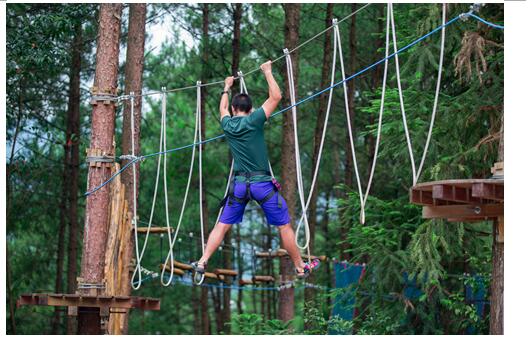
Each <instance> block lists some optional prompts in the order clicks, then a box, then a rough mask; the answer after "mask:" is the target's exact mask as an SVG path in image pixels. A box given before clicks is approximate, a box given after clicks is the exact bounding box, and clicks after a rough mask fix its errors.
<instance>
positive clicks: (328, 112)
mask: <svg viewBox="0 0 528 338" xmlns="http://www.w3.org/2000/svg"><path fill="white" fill-rule="evenodd" d="M333 23H334V52H333V57H332V75H331V77H330V87H331V88H330V92H329V94H328V102H327V105H326V115H325V119H324V123H323V132H322V135H321V144H320V145H319V150H318V153H317V161H316V164H315V170H314V174H313V177H312V182H311V187H310V192H309V193H308V198H307V199H306V204H305V208H303V209H302V215H301V218H300V219H299V221H298V222H297V228H296V231H295V240H296V243H297V246H298V247H300V248H302V246H299V244H298V235H299V230H300V225H301V222H304V220H305V219H307V217H308V216H307V209H308V207H309V206H310V201H311V200H312V197H313V192H314V190H315V182H316V180H317V177H318V173H319V165H320V163H321V157H322V154H323V148H324V143H325V140H326V130H327V126H328V117H329V116H330V108H331V107H332V97H333V92H334V89H333V86H334V81H335V69H336V57H337V39H336V37H335V34H336V30H335V27H336V24H337V21H336V19H334V20H333ZM310 221H311V220H310Z"/></svg>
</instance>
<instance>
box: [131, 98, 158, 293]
mask: <svg viewBox="0 0 528 338" xmlns="http://www.w3.org/2000/svg"><path fill="white" fill-rule="evenodd" d="M133 97H134V96H133V95H132V96H131V98H132V99H133ZM132 107H133V105H132ZM133 109H134V108H131V114H132V111H133ZM131 121H132V122H131V131H132V132H131V135H133V133H134V132H133V130H134V127H133V123H134V122H133V121H134V118H133V115H132V118H131ZM164 129H165V116H164V114H163V111H162V113H161V127H160V144H159V150H160V152H161V151H162V150H163V138H164ZM133 144H134V140H133V139H132V145H133ZM133 147H134V146H133ZM132 154H133V155H135V153H134V149H132ZM134 167H135V164H134ZM160 169H161V156H159V157H158V166H157V169H156V183H155V184H154V195H153V197H152V206H151V208H150V217H149V221H148V226H147V234H146V236H145V241H144V242H143V247H142V248H141V254H140V253H139V243H138V235H137V224H134V236H135V246H136V268H135V269H134V272H133V274H132V278H131V280H130V283H131V285H132V288H133V289H134V290H138V289H139V288H140V287H141V281H142V278H141V260H142V259H143V255H144V254H145V249H146V247H147V242H148V238H149V235H150V229H151V227H152V220H153V218H154V208H155V206H156V197H157V195H158V184H159V176H160ZM134 177H136V175H135V173H134ZM135 186H136V184H135V182H134V187H135ZM134 190H135V188H134ZM135 194H136V192H135V191H134V196H135ZM134 200H135V198H134ZM134 220H136V221H137V218H136V216H134ZM136 221H135V222H134V223H137V222H136ZM136 274H139V281H138V282H137V283H134V279H135V277H136Z"/></svg>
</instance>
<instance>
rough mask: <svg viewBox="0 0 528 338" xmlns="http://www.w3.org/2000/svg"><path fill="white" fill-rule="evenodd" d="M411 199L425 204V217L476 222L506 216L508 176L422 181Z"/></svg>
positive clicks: (413, 188) (411, 190) (410, 194)
mask: <svg viewBox="0 0 528 338" xmlns="http://www.w3.org/2000/svg"><path fill="white" fill-rule="evenodd" d="M409 197H410V202H411V203H413V204H417V205H421V206H423V209H422V217H423V218H444V219H447V220H448V221H453V222H472V221H473V222H474V221H482V220H489V219H494V218H497V217H499V216H503V215H504V179H467V180H443V181H433V182H425V183H419V184H417V185H415V186H413V187H412V188H411V189H410V192H409Z"/></svg>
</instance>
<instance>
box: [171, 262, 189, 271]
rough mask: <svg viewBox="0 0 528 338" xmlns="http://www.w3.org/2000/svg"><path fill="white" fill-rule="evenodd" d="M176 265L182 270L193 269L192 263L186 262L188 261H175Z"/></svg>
mask: <svg viewBox="0 0 528 338" xmlns="http://www.w3.org/2000/svg"><path fill="white" fill-rule="evenodd" d="M174 266H175V267H177V268H178V269H182V270H192V266H191V265H190V264H186V263H182V262H178V261H174Z"/></svg>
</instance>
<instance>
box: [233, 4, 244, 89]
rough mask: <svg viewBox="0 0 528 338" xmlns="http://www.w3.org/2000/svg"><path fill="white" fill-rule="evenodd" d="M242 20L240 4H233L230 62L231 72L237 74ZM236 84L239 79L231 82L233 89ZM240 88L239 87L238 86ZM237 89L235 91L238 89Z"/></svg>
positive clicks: (237, 84)
mask: <svg viewBox="0 0 528 338" xmlns="http://www.w3.org/2000/svg"><path fill="white" fill-rule="evenodd" d="M241 21H242V4H241V3H237V4H234V8H233V42H232V46H233V49H232V50H233V61H232V62H231V74H232V75H233V76H236V75H237V72H238V71H239V70H240V69H239V67H240V22H241ZM236 86H239V81H236V83H235V84H233V91H235V90H236V88H237V87H236ZM238 90H240V88H238ZM238 90H237V91H238Z"/></svg>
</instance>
